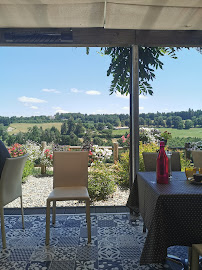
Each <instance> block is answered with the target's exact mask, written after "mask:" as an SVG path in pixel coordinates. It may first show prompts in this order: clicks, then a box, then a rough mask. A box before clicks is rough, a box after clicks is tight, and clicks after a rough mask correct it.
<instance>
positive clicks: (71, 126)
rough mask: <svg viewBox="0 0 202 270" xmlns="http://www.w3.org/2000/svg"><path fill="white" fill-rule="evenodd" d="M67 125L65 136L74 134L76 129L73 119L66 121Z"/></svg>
mask: <svg viewBox="0 0 202 270" xmlns="http://www.w3.org/2000/svg"><path fill="white" fill-rule="evenodd" d="M67 125H68V130H67V135H71V133H74V131H75V129H76V124H75V121H74V118H73V117H70V118H69V119H68V121H67Z"/></svg>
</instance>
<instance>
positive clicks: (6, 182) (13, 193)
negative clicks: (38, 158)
mask: <svg viewBox="0 0 202 270" xmlns="http://www.w3.org/2000/svg"><path fill="white" fill-rule="evenodd" d="M27 158H28V154H26V155H24V156H20V157H16V158H7V159H6V162H5V164H4V167H3V171H2V174H1V178H0V203H1V204H3V205H6V204H8V203H9V202H12V201H13V200H15V199H17V198H18V197H19V196H21V195H22V174H23V169H24V166H25V162H26V160H27Z"/></svg>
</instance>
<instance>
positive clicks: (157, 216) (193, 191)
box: [127, 172, 202, 264]
mask: <svg viewBox="0 0 202 270" xmlns="http://www.w3.org/2000/svg"><path fill="white" fill-rule="evenodd" d="M135 182H136V183H135ZM135 182H134V185H133V188H132V190H131V195H130V197H129V200H128V203H127V204H128V206H129V207H130V208H131V209H132V208H133V209H136V211H137V209H139V211H140V214H141V216H142V217H143V220H144V222H145V224H146V227H147V229H148V234H147V238H146V241H145V244H144V248H143V251H142V254H141V258H140V264H147V263H160V262H162V261H163V260H164V259H165V258H166V256H167V248H168V247H169V246H174V245H182V246H191V245H192V244H193V243H195V244H196V243H202V185H193V184H191V183H190V182H188V181H187V180H186V176H185V173H184V172H173V178H172V180H171V182H170V183H169V184H168V185H162V184H157V183H156V173H155V172H140V173H138V175H137V179H136V180H135ZM134 197H136V199H135V200H134ZM137 198H139V202H137ZM131 203H133V205H132V204H131Z"/></svg>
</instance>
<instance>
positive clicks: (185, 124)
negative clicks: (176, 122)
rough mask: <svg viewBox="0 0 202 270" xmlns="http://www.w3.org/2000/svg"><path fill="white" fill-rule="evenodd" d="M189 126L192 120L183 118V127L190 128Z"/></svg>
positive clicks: (191, 124)
mask: <svg viewBox="0 0 202 270" xmlns="http://www.w3.org/2000/svg"><path fill="white" fill-rule="evenodd" d="M191 127H193V122H192V121H191V120H190V119H187V120H185V123H184V128H185V129H190V128H191Z"/></svg>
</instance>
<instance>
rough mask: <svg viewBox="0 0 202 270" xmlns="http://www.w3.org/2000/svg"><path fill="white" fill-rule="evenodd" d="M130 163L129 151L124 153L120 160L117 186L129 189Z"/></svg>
mask: <svg viewBox="0 0 202 270" xmlns="http://www.w3.org/2000/svg"><path fill="white" fill-rule="evenodd" d="M129 165H130V162H129V150H127V151H126V152H124V153H122V154H121V156H120V160H119V162H118V163H117V175H118V178H117V184H118V185H119V186H120V187H121V188H129V178H130V166H129Z"/></svg>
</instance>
